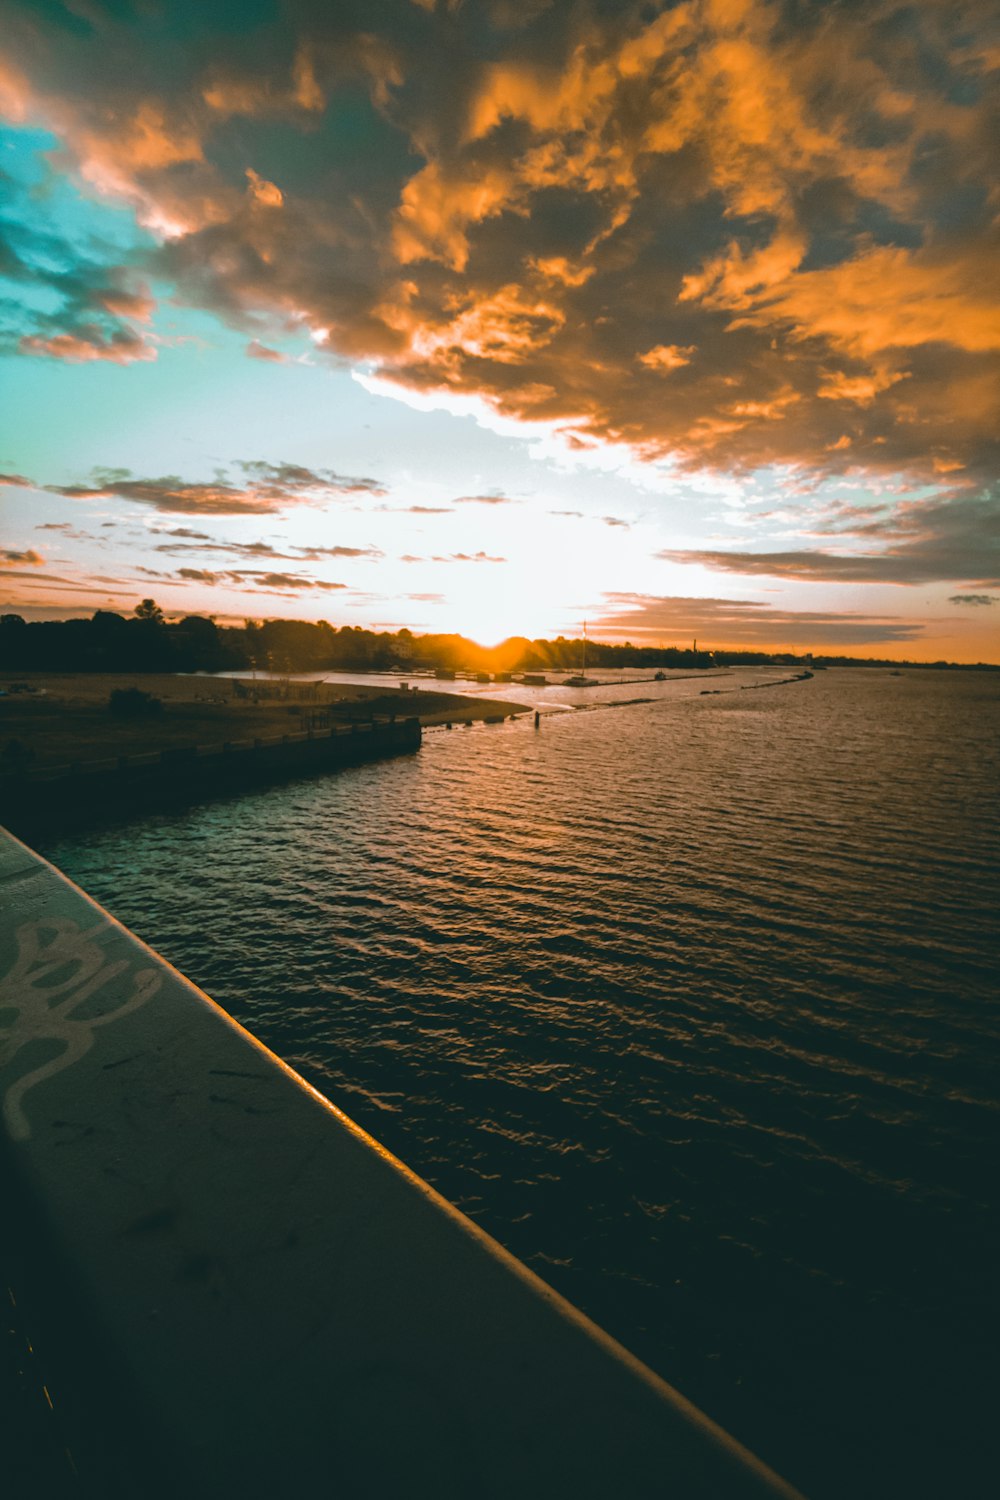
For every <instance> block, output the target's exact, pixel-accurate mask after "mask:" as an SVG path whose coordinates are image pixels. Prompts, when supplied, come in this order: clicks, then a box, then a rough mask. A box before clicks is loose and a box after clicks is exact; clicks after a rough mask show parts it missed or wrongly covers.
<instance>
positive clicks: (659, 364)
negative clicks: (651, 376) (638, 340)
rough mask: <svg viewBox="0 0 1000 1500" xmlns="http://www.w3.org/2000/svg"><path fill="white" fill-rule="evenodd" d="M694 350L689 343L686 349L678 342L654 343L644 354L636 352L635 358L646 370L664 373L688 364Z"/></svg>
mask: <svg viewBox="0 0 1000 1500" xmlns="http://www.w3.org/2000/svg"><path fill="white" fill-rule="evenodd" d="M694 352H695V349H694V345H693V344H689V345H688V347H687V348H686V349H682V348H681V347H680V345H679V344H656V345H654V347H653V348H652V349H647V350H646V352H645V354H637V355H636V359H637V360H638V361H639V363H640V364H641V365H645V366H646V369H647V370H660V371H662V372H663V374H665V375H666V374H668V373H669V372H670V371H671V370H681V369H683V368H684V366H685V365H689V364H690V363H691V356H692V355H693V354H694Z"/></svg>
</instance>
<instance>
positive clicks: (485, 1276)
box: [0, 831, 794, 1500]
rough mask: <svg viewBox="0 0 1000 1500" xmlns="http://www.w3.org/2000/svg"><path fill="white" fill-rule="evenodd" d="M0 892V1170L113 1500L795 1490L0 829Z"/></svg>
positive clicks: (531, 1499)
mask: <svg viewBox="0 0 1000 1500" xmlns="http://www.w3.org/2000/svg"><path fill="white" fill-rule="evenodd" d="M0 895H2V908H0V909H2V917H0V1100H2V1119H3V1125H2V1132H0V1155H2V1157H4V1158H5V1159H6V1169H7V1170H8V1171H10V1172H12V1173H13V1174H14V1177H15V1179H16V1182H17V1184H18V1191H19V1192H20V1193H21V1195H22V1197H23V1201H24V1202H25V1204H27V1205H29V1206H30V1207H31V1208H32V1210H33V1211H34V1213H35V1214H36V1216H37V1220H38V1223H39V1224H40V1225H41V1226H42V1231H41V1232H42V1233H43V1234H44V1236H45V1238H46V1240H47V1242H48V1245H49V1247H50V1249H51V1251H52V1253H53V1255H54V1256H55V1258H56V1263H57V1264H61V1265H62V1266H64V1267H65V1268H67V1271H68V1273H69V1275H70V1279H71V1282H72V1286H73V1295H74V1298H75V1299H76V1300H77V1301H78V1302H79V1304H80V1307H81V1312H82V1316H83V1317H84V1318H85V1320H86V1322H87V1325H88V1326H89V1327H90V1328H91V1329H92V1330H94V1331H95V1337H97V1338H99V1340H100V1341H101V1343H102V1345H103V1347H104V1349H105V1351H106V1356H107V1357H106V1359H105V1361H104V1363H103V1364H102V1369H107V1370H112V1371H114V1372H115V1375H114V1378H115V1379H116V1380H117V1381H118V1383H119V1392H118V1393H119V1395H120V1396H122V1397H127V1399H128V1405H129V1409H130V1410H132V1411H133V1412H135V1413H138V1414H139V1417H140V1419H141V1421H142V1423H143V1424H144V1425H145V1428H146V1430H147V1431H148V1433H150V1434H153V1436H151V1437H148V1438H145V1439H144V1442H148V1443H151V1444H153V1445H154V1447H155V1450H156V1451H154V1452H151V1453H150V1454H149V1455H148V1456H149V1472H148V1473H147V1474H146V1475H144V1476H142V1477H141V1481H140V1482H139V1487H138V1488H136V1489H134V1490H133V1493H134V1494H139V1493H141V1494H143V1495H144V1496H149V1495H154V1494H161V1493H162V1494H171V1495H176V1494H184V1495H186V1496H198V1497H201V1496H205V1497H207V1496H209V1495H212V1496H214V1497H218V1496H220V1495H221V1496H230V1495H232V1496H237V1495H238V1496H240V1497H257V1496H260V1497H262V1500H263V1497H264V1496H267V1497H268V1500H274V1497H275V1496H283V1495H290V1494H294V1493H295V1492H296V1490H297V1489H298V1488H299V1487H300V1486H301V1485H309V1486H310V1487H311V1488H312V1487H316V1486H319V1488H320V1492H321V1493H322V1494H329V1495H336V1496H340V1497H348V1500H354V1497H361V1496H366V1497H372V1500H381V1497H397V1496H398V1497H405V1500H417V1497H420V1500H422V1497H424V1496H426V1497H432V1496H433V1497H435V1500H437V1497H443V1500H451V1497H455V1500H457V1497H460V1496H461V1497H475V1500H480V1497H485V1500H490V1497H496V1500H499V1497H510V1496H518V1497H527V1500H536V1497H537V1500H553V1497H567V1500H569V1497H572V1500H590V1497H593V1500H598V1497H600V1500H609V1497H616V1500H618V1497H640V1496H642V1497H645V1496H674V1497H704V1500H709V1497H711V1500H724V1497H729V1496H733V1497H744V1496H745V1497H764V1496H770V1497H775V1496H784V1497H786V1500H788V1497H791V1496H792V1495H793V1493H794V1492H793V1491H792V1490H791V1489H789V1488H788V1487H787V1486H786V1485H784V1484H783V1483H782V1481H780V1480H778V1479H777V1478H775V1477H774V1476H773V1475H772V1474H771V1473H770V1472H769V1471H768V1470H766V1469H765V1468H764V1467H763V1466H762V1465H760V1464H759V1463H758V1462H757V1461H756V1460H755V1459H754V1458H752V1457H751V1456H750V1455H749V1454H747V1453H746V1452H745V1451H744V1450H743V1449H741V1448H740V1447H739V1446H738V1445H737V1444H735V1443H734V1442H733V1441H731V1440H730V1439H729V1438H728V1437H727V1436H726V1435H725V1434H724V1433H722V1432H721V1431H719V1430H718V1429H717V1428H716V1427H714V1426H713V1425H712V1424H711V1423H709V1422H708V1421H707V1420H706V1419H705V1418H704V1417H702V1416H701V1415H700V1414H699V1413H698V1412H696V1411H695V1410H694V1409H693V1408H692V1407H691V1406H690V1405H688V1403H686V1402H685V1401H684V1400H683V1399H682V1398H681V1397H680V1396H678V1395H677V1394H676V1392H674V1391H672V1390H671V1389H670V1388H669V1387H668V1386H666V1385H665V1384H663V1382H661V1381H660V1380H658V1379H657V1378H656V1377H655V1376H654V1375H652V1374H651V1373H650V1372H649V1371H648V1370H646V1369H645V1368H644V1367H643V1366H641V1365H640V1364H639V1363H638V1362H637V1361H636V1360H634V1359H633V1358H632V1357H631V1356H630V1355H629V1354H627V1353H626V1352H625V1351H624V1350H623V1349H621V1348H620V1347H619V1346H618V1345H616V1344H614V1343H613V1342H612V1341H611V1340H610V1339H609V1338H607V1337H606V1336H605V1335H604V1334H603V1333H601V1332H600V1331H599V1330H598V1329H596V1328H595V1327H594V1326H593V1325H592V1324H590V1323H589V1322H587V1320H586V1319H584V1318H583V1317H582V1316H581V1315H580V1314H579V1313H577V1312H576V1311H575V1310H574V1309H573V1308H571V1307H570V1306H569V1305H568V1304H567V1303H565V1302H564V1301H563V1300H562V1299H561V1298H559V1297H558V1296H556V1295H555V1293H553V1292H552V1291H551V1290H550V1289H549V1288H548V1287H546V1286H545V1285H544V1283H543V1282H541V1281H540V1280H539V1279H538V1278H537V1277H536V1276H534V1275H533V1274H532V1273H531V1272H529V1271H528V1270H527V1269H526V1268H525V1267H524V1266H522V1265H520V1264H519V1263H518V1262H517V1261H515V1260H514V1259H513V1258H512V1257H511V1256H510V1255H508V1254H507V1253H506V1252H505V1251H504V1250H502V1249H501V1248H500V1247H499V1246H498V1245H497V1244H495V1243H494V1242H493V1241H491V1240H490V1239H489V1238H488V1237H487V1236H485V1235H483V1234H482V1233H481V1232H480V1231H479V1230H478V1229H476V1228H475V1226H474V1225H472V1224H471V1223H470V1222H469V1221H468V1220H467V1219H465V1218H464V1217H463V1216H462V1215H461V1214H459V1213H458V1212H457V1211H456V1210H455V1209H454V1208H452V1207H451V1206H450V1205H449V1204H448V1203H446V1202H445V1201H444V1200H443V1199H442V1198H441V1197H440V1196H439V1195H438V1194H436V1193H435V1192H434V1191H433V1190H432V1189H431V1188H429V1187H428V1186H427V1185H426V1184H425V1183H423V1182H422V1181H421V1180H420V1179H419V1178H418V1177H416V1176H415V1175H414V1174H413V1173H412V1172H410V1171H408V1170H407V1168H406V1167H404V1166H403V1165H402V1164H401V1163H399V1162H398V1161H396V1160H395V1159H394V1158H393V1157H391V1156H390V1155H389V1154H388V1153H387V1152H385V1151H384V1150H383V1149H382V1148H381V1147H380V1146H379V1145H378V1144H377V1142H375V1141H373V1140H372V1139H370V1138H369V1137H368V1136H366V1135H365V1134H364V1133H363V1132H362V1131H361V1130H359V1129H358V1128H357V1127H356V1126H355V1125H354V1124H352V1122H351V1121H350V1120H349V1119H348V1118H347V1117H346V1116H345V1115H343V1114H342V1113H341V1112H340V1111H339V1110H337V1109H336V1108H334V1106H333V1105H331V1104H330V1103H329V1102H328V1101H327V1100H325V1099H323V1098H322V1097H321V1096H320V1095H319V1094H317V1093H316V1092H315V1091H314V1090H312V1089H310V1088H309V1087H308V1086H307V1085H306V1084H305V1083H304V1082H303V1081H302V1080H301V1079H300V1078H299V1077H298V1076H297V1075H296V1074H295V1073H293V1072H292V1071H291V1070H290V1069H289V1068H287V1067H286V1066H285V1065H284V1064H283V1063H282V1062H281V1061H280V1060H279V1059H278V1058H276V1057H274V1056H273V1055H272V1054H271V1053H269V1052H267V1051H266V1049H264V1048H263V1047H261V1046H260V1044H259V1043H258V1042H256V1041H255V1040H254V1039H253V1038H252V1037H251V1036H250V1035H249V1034H248V1033H247V1032H245V1031H244V1030H242V1028H241V1027H239V1026H237V1025H236V1024H235V1022H234V1021H232V1020H231V1019H230V1018H229V1017H228V1016H227V1015H225V1014H224V1012H223V1011H221V1010H220V1009H219V1008H218V1007H217V1006H216V1005H214V1004H213V1002H212V1001H211V1000H209V999H208V997H207V996H205V995H203V994H202V993H201V992H200V991H199V990H197V989H196V988H195V987H194V986H193V985H191V984H190V983H189V982H188V981H187V980H185V979H184V978H183V977H182V976H181V975H180V974H178V973H176V971H174V970H172V969H171V968H170V967H169V966H168V965H167V964H166V963H164V961H163V960H162V959H160V958H159V957H157V955H156V954H154V953H152V952H151V951H150V950H149V949H148V948H146V947H144V946H143V944H142V943H140V942H139V941H138V939H137V938H135V937H134V936H133V935H132V934H131V933H130V932H128V931H127V930H126V929H124V928H123V927H121V926H120V925H119V924H118V923H117V922H115V921H114V919H113V918H111V917H110V916H108V914H107V913H106V912H104V911H102V910H101V908H100V907H98V906H96V905H95V903H93V902H92V901H90V900H89V898H88V897H86V896H85V895H84V894H83V893H82V892H81V891H79V890H78V889H77V888H76V887H74V886H73V885H71V884H70V882H69V881H67V880H66V879H65V878H64V877H63V876H61V875H60V874H59V873H58V872H57V871H56V870H54V869H53V868H52V867H51V866H50V865H47V864H46V863H45V861H43V860H42V859H40V858H39V857H38V856H37V855H35V854H33V853H32V852H31V851H30V850H29V849H27V848H26V847H25V846H24V845H23V844H20V843H18V842H17V841H16V840H15V839H13V838H12V837H10V835H7V834H4V833H3V832H2V831H0ZM115 1395H116V1393H115V1391H114V1390H112V1391H108V1390H103V1389H98V1390H96V1391H95V1392H94V1393H93V1405H94V1408H95V1412H96V1415H95V1420H104V1421H106V1422H107V1423H108V1424H110V1427H111V1430H112V1431H113V1430H114V1424H115V1422H116V1421H121V1422H124V1420H125V1419H124V1416H123V1415H122V1412H123V1408H122V1407H121V1405H120V1403H117V1402H116V1399H115ZM102 1414H103V1415H102ZM124 1441H125V1434H124V1433H123V1443H124ZM166 1474H169V1476H170V1478H169V1479H165V1478H164V1477H163V1476H164V1475H166ZM125 1489H126V1491H127V1490H128V1485H127V1484H126V1486H125Z"/></svg>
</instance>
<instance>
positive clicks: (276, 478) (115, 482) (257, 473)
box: [46, 460, 385, 516]
mask: <svg viewBox="0 0 1000 1500" xmlns="http://www.w3.org/2000/svg"><path fill="white" fill-rule="evenodd" d="M236 467H237V468H238V469H240V470H242V472H243V474H244V476H245V478H244V481H243V482H242V483H234V482H233V481H232V480H230V479H228V478H225V477H219V478H217V479H214V480H209V481H198V482H195V481H190V482H189V481H186V480H183V479H180V478H179V477H178V476H177V475H176V474H168V475H166V476H164V477H163V478H159V479H137V478H135V477H133V476H132V475H131V474H130V473H129V472H128V470H126V469H103V470H97V471H95V473H94V475H93V477H92V482H91V483H90V484H71V485H48V486H46V488H47V489H49V490H50V491H51V492H52V493H53V494H56V495H66V496H68V497H70V498H71V499H111V498H118V499H120V500H130V501H132V502H133V504H136V505H147V506H150V507H151V508H152V509H153V510H157V511H163V512H166V513H168V514H175V515H205V516H237V515H273V514H275V513H276V512H278V511H282V510H285V509H287V508H289V507H291V506H295V505H319V504H322V503H323V502H325V501H329V500H332V499H335V498H336V497H338V496H342V495H358V494H369V495H383V494H384V493H385V491H384V490H383V488H382V486H381V485H380V484H379V483H378V482H377V480H374V479H361V478H356V477H353V476H350V475H344V474H337V473H334V472H333V470H331V469H317V470H315V471H314V470H312V469H306V468H303V467H302V466H301V465H300V464H287V463H282V464H269V463H264V462H262V461H257V460H254V461H252V462H242V463H239V464H237V465H236Z"/></svg>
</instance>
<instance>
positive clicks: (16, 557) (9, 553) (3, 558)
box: [0, 547, 45, 567]
mask: <svg viewBox="0 0 1000 1500" xmlns="http://www.w3.org/2000/svg"><path fill="white" fill-rule="evenodd" d="M44 561H45V559H44V557H41V556H39V554H38V553H37V552H34V551H32V549H31V548H30V547H28V548H27V549H26V550H25V551H24V552H16V551H13V550H11V549H8V548H0V567H2V566H6V564H7V563H31V564H32V565H33V566H35V565H37V566H40V565H41V564H42V563H43V562H44Z"/></svg>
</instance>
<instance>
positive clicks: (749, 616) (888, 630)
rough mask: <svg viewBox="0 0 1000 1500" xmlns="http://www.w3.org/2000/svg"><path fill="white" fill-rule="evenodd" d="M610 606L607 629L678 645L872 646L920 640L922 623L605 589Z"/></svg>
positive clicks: (599, 623) (600, 625)
mask: <svg viewBox="0 0 1000 1500" xmlns="http://www.w3.org/2000/svg"><path fill="white" fill-rule="evenodd" d="M605 598H606V599H607V602H608V606H609V610H608V613H607V614H605V615H604V616H603V617H601V618H600V619H597V620H595V621H594V622H593V623H594V629H595V631H596V630H600V631H602V632H603V633H604V634H605V635H612V636H616V637H619V638H627V639H629V640H633V641H637V642H640V641H644V640H645V641H646V642H647V643H648V644H654V643H655V644H660V643H661V642H662V643H663V644H664V645H677V644H679V643H685V644H686V643H687V642H688V641H689V640H691V639H692V638H696V639H697V640H698V641H699V642H700V643H701V644H702V645H704V646H711V645H712V644H713V642H714V643H717V644H718V645H720V646H722V645H729V646H761V647H771V648H774V649H779V648H787V647H789V645H790V644H791V643H798V646H802V645H803V644H805V645H828V646H840V647H846V646H874V645H884V644H886V643H890V642H895V641H911V640H918V639H919V638H920V636H921V635H922V633H923V629H924V627H923V626H922V625H921V624H919V623H917V622H915V621H912V620H898V619H893V618H889V617H886V616H882V615H863V614H834V613H825V612H822V611H809V610H782V609H776V608H775V607H774V606H772V605H770V604H759V603H756V602H754V601H753V600H748V599H713V598H705V599H688V598H683V597H678V596H676V595H668V596H664V597H659V596H656V595H652V594H606V595H605Z"/></svg>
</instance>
